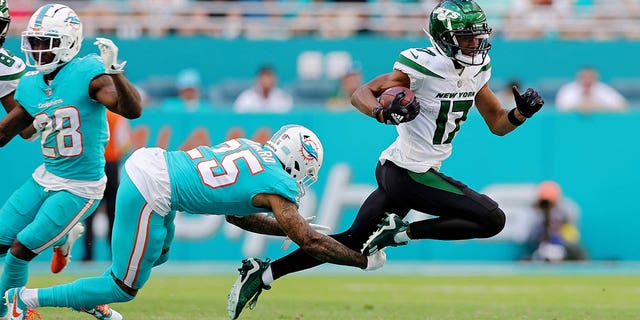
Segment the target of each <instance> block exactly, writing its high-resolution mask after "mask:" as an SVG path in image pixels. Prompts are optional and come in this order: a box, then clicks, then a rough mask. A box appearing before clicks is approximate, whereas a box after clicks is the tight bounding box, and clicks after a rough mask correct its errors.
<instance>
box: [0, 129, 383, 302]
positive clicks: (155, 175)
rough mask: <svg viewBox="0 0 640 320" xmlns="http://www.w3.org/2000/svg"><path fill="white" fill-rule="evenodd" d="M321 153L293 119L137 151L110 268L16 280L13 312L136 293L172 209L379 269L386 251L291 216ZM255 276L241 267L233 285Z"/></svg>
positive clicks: (123, 191)
mask: <svg viewBox="0 0 640 320" xmlns="http://www.w3.org/2000/svg"><path fill="white" fill-rule="evenodd" d="M323 157H324V155H323V148H322V144H321V142H320V140H319V139H318V137H317V136H316V135H315V134H314V133H313V132H312V131H311V130H309V129H307V128H305V127H303V126H299V125H286V126H284V127H282V128H281V129H280V130H279V131H277V132H276V133H275V134H274V135H273V136H272V137H271V138H270V140H269V141H268V142H267V143H266V144H265V145H261V144H259V143H257V142H254V141H252V140H248V139H232V140H228V141H225V142H223V143H220V144H218V145H216V146H199V147H196V148H193V149H191V150H188V151H165V150H164V149H160V148H141V149H138V150H137V151H135V152H134V153H133V154H132V155H131V156H130V157H129V158H128V159H127V161H126V162H125V164H124V170H123V172H122V178H121V180H120V186H119V190H118V196H117V200H116V217H115V224H114V227H113V242H112V253H111V256H112V264H111V266H110V267H109V269H108V270H107V271H106V272H105V273H104V274H103V275H102V276H100V277H95V278H84V279H78V280H76V281H74V282H71V283H68V284H63V285H57V286H53V287H50V288H42V289H26V288H13V289H10V290H9V291H7V297H8V298H7V301H8V303H9V305H10V306H11V308H12V309H14V310H18V313H19V314H20V313H26V312H28V310H29V309H35V308H37V307H45V306H55V307H71V308H73V309H80V310H82V309H83V308H88V309H94V307H95V306H97V305H104V304H107V303H111V302H126V301H130V300H132V299H134V297H135V296H136V294H137V293H138V291H139V290H140V289H142V287H143V286H144V284H145V283H146V282H147V280H148V279H149V276H150V275H151V269H152V267H154V266H157V265H160V264H162V263H164V262H165V261H167V259H168V254H169V248H170V245H171V242H172V241H173V234H174V228H175V226H174V218H175V215H176V211H178V210H179V211H186V212H190V213H193V214H214V215H225V216H226V219H227V221H229V222H231V223H233V224H235V225H237V226H239V227H241V228H243V229H245V230H248V231H252V232H257V233H262V234H268V235H276V236H287V237H289V238H290V239H291V240H293V241H294V242H295V243H297V244H298V245H299V246H300V247H301V248H302V250H304V251H305V252H307V253H308V254H309V255H310V256H312V257H314V258H315V259H318V260H321V261H326V262H331V263H336V264H341V265H349V266H355V267H359V268H361V269H365V270H374V269H377V268H379V267H381V266H382V265H383V264H384V262H385V261H386V256H385V254H384V251H379V253H378V254H375V255H371V256H369V257H366V256H364V255H363V254H361V253H360V252H358V251H354V250H351V249H349V248H347V247H345V246H343V245H341V244H340V243H339V242H337V241H335V240H334V239H332V238H331V237H329V236H326V235H324V234H322V233H319V232H317V231H315V230H314V228H313V227H312V226H311V225H310V224H309V223H308V222H307V221H305V219H304V218H303V217H302V216H300V215H299V214H298V200H299V198H300V197H301V196H303V195H304V193H305V190H306V189H307V188H308V187H309V186H310V185H311V184H312V183H314V182H315V181H316V180H317V179H318V172H319V170H320V167H321V165H322V161H323ZM262 212H272V213H273V217H270V216H267V215H265V214H262ZM247 263H250V261H248V260H247ZM254 267H255V268H258V269H259V268H260V267H261V266H260V265H254ZM256 280H257V281H259V278H256V277H251V276H250V275H247V277H245V278H243V279H240V281H239V282H238V283H237V285H241V284H245V283H247V282H253V283H254V284H258V283H259V282H256ZM236 298H238V297H236ZM247 302H248V301H241V303H243V305H244V304H245V303H247ZM229 312H230V314H231V313H235V312H236V311H235V310H233V311H231V310H230V311H229Z"/></svg>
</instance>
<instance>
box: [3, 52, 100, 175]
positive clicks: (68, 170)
mask: <svg viewBox="0 0 640 320" xmlns="http://www.w3.org/2000/svg"><path fill="white" fill-rule="evenodd" d="M102 73H104V65H103V64H102V62H101V61H100V60H99V57H98V56H97V55H95V54H90V55H87V56H85V57H82V58H78V57H76V58H73V59H72V60H71V61H69V62H68V63H67V64H66V65H65V66H64V67H62V69H60V71H59V72H58V74H57V75H56V76H55V78H54V79H53V81H52V82H51V83H50V84H47V83H46V82H45V81H44V79H43V75H42V74H41V73H39V72H37V71H31V72H27V73H26V74H25V75H24V76H23V77H22V78H21V79H20V82H19V84H18V88H17V89H16V93H15V98H16V100H17V101H18V102H20V104H21V105H22V106H23V107H24V108H25V109H26V110H27V112H29V114H31V115H32V116H33V117H34V118H35V119H36V120H35V122H36V124H37V126H38V127H39V128H40V130H41V147H42V156H43V158H44V165H45V168H46V169H47V171H49V172H51V173H53V174H55V175H57V176H59V177H62V178H66V179H75V180H88V181H95V180H99V179H100V178H102V177H103V176H104V165H105V160H104V148H105V146H106V145H107V139H108V137H109V129H108V126H107V116H106V107H105V106H104V105H102V104H100V102H98V101H96V100H93V99H91V98H90V97H89V84H90V82H91V80H93V79H94V78H95V77H97V76H99V75H100V74H102Z"/></svg>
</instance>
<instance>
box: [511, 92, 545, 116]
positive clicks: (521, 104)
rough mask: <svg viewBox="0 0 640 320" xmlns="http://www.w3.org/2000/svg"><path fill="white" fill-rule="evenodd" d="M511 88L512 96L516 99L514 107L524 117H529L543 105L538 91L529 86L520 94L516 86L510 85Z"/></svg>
mask: <svg viewBox="0 0 640 320" xmlns="http://www.w3.org/2000/svg"><path fill="white" fill-rule="evenodd" d="M511 89H513V97H514V98H515V100H516V108H518V111H519V112H520V114H521V115H523V116H524V117H525V118H531V116H533V114H535V113H536V112H538V111H540V108H542V106H543V105H544V100H542V98H541V97H540V95H539V94H538V92H537V91H535V90H533V89H531V88H529V89H527V91H525V92H524V94H522V95H521V94H520V92H519V91H518V88H517V87H516V86H513V87H511Z"/></svg>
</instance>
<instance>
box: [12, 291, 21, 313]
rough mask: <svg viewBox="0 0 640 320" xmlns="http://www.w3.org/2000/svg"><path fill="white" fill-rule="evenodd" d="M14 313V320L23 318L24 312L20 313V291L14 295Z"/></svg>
mask: <svg viewBox="0 0 640 320" xmlns="http://www.w3.org/2000/svg"><path fill="white" fill-rule="evenodd" d="M11 312H12V313H13V317H14V318H20V317H21V316H22V312H18V290H16V291H15V293H14V294H13V310H12V311H11Z"/></svg>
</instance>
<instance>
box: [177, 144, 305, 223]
mask: <svg viewBox="0 0 640 320" xmlns="http://www.w3.org/2000/svg"><path fill="white" fill-rule="evenodd" d="M166 159H167V167H168V171H169V180H170V181H171V209H172V210H180V211H186V212H190V213H196V214H231V215H238V216H243V215H249V214H253V213H258V212H264V211H266V210H265V209H264V208H257V207H254V206H253V205H252V204H251V201H252V200H253V197H254V196H256V195H257V194H260V193H266V194H277V195H280V196H282V197H283V198H285V199H288V200H289V201H291V202H293V203H296V204H297V198H298V196H299V189H298V183H297V182H296V181H295V180H294V179H293V177H291V176H290V175H289V174H288V173H287V172H286V171H284V169H283V168H282V165H281V164H280V162H279V161H278V159H277V158H276V157H275V155H274V154H273V153H272V152H271V151H269V150H267V149H265V148H264V147H263V146H262V145H261V144H259V143H257V142H254V141H251V140H247V139H233V140H229V141H225V142H223V143H221V144H219V145H216V146H213V147H209V146H200V147H197V148H194V149H191V150H189V151H171V152H167V153H166Z"/></svg>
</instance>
